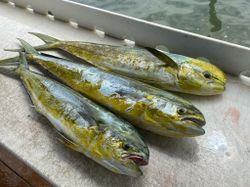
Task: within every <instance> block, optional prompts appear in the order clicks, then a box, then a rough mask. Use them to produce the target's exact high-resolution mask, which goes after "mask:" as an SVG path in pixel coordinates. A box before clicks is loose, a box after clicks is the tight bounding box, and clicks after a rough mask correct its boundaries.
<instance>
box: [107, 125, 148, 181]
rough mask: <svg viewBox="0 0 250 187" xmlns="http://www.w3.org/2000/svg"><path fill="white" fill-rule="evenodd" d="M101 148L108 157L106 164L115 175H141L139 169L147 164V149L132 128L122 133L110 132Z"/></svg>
mask: <svg viewBox="0 0 250 187" xmlns="http://www.w3.org/2000/svg"><path fill="white" fill-rule="evenodd" d="M123 128H124V127H123ZM131 128H133V127H131ZM102 147H103V149H104V150H103V151H104V152H105V153H106V155H108V157H107V159H106V160H105V162H106V164H108V167H109V168H110V169H111V170H113V171H114V172H116V173H120V174H125V175H128V176H133V177H137V176H140V175H142V171H141V170H140V168H139V167H140V166H143V165H147V164H148V160H149V150H148V147H147V145H146V144H145V143H144V142H143V141H142V139H141V137H140V135H139V134H138V133H137V131H136V130H135V129H134V128H133V130H132V131H131V129H124V131H123V132H122V133H121V132H118V131H114V129H112V130H110V132H108V134H106V141H105V143H104V144H103V146H102Z"/></svg>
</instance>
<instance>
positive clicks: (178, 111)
mask: <svg viewBox="0 0 250 187" xmlns="http://www.w3.org/2000/svg"><path fill="white" fill-rule="evenodd" d="M186 111H187V110H186V109H185V108H179V109H178V110H177V113H178V114H180V115H182V114H185V113H186Z"/></svg>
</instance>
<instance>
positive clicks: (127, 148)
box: [123, 144, 131, 151]
mask: <svg viewBox="0 0 250 187" xmlns="http://www.w3.org/2000/svg"><path fill="white" fill-rule="evenodd" d="M130 148H131V145H129V144H125V145H124V146H123V149H124V150H125V151H128V150H129V149H130Z"/></svg>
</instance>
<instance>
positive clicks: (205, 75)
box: [203, 71, 212, 79]
mask: <svg viewBox="0 0 250 187" xmlns="http://www.w3.org/2000/svg"><path fill="white" fill-rule="evenodd" d="M203 76H204V77H205V78H206V79H211V78H212V75H211V74H210V73H209V72H207V71H205V72H203Z"/></svg>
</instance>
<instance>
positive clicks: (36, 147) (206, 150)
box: [0, 3, 250, 186]
mask: <svg viewBox="0 0 250 187" xmlns="http://www.w3.org/2000/svg"><path fill="white" fill-rule="evenodd" d="M0 23H1V24H0V31H1V34H0V40H1V42H0V56H1V59H2V58H5V57H8V56H11V55H15V54H12V53H7V52H3V49H4V48H15V47H17V41H16V39H15V38H17V37H19V38H23V39H25V40H27V41H28V42H30V43H32V44H40V43H41V42H40V41H39V40H38V39H37V38H35V37H33V36H31V35H29V34H27V32H29V31H36V32H42V33H48V34H51V35H54V36H56V37H58V38H63V39H68V40H85V41H93V42H100V43H110V44H118V45H124V44H125V43H124V41H122V40H116V39H112V38H109V37H104V38H103V37H100V36H98V34H96V33H95V32H93V31H90V30H84V29H75V28H73V27H72V26H70V25H69V24H67V23H63V22H59V21H52V20H50V19H49V18H47V17H45V16H40V15H37V14H31V13H30V12H28V11H24V10H23V9H19V8H13V7H11V6H10V5H8V4H5V3H0ZM0 90H1V91H0V104H1V107H0V143H1V144H3V145H5V146H6V147H8V148H9V149H10V150H11V151H12V152H14V153H15V154H16V155H17V156H18V157H20V158H22V159H23V160H25V161H26V162H27V163H28V164H29V165H30V166H32V167H33V168H35V169H36V170H38V171H39V172H40V173H41V174H42V175H43V176H44V177H46V178H47V179H48V180H49V181H51V182H52V183H54V184H56V185H60V186H120V185H122V186H247V185H249V184H250V172H249V167H250V160H249V157H250V139H249V132H250V126H249V121H250V115H249V109H250V99H249V95H250V89H249V87H246V86H244V85H243V84H242V83H241V82H240V80H238V78H233V77H231V76H229V81H228V85H227V90H226V92H225V93H224V94H223V95H221V96H213V97H198V96H188V95H184V94H183V95H182V96H183V97H184V98H187V99H189V100H190V101H192V102H193V103H194V104H195V105H196V106H197V107H198V108H199V109H200V110H201V111H202V112H203V113H204V115H205V116H206V120H207V124H206V126H205V130H206V134H205V135H204V136H201V137H197V138H183V139H171V138H165V137H160V136H157V135H153V134H152V133H149V132H145V131H142V130H140V133H141V134H142V136H143V137H144V139H145V141H146V143H148V145H149V148H150V150H151V155H150V156H151V158H150V162H149V165H148V166H146V167H143V168H142V169H143V172H144V175H143V176H142V177H139V178H129V177H126V176H120V175H116V174H113V173H111V172H110V171H108V170H106V169H105V168H103V167H101V166H99V165H98V164H96V163H94V162H93V161H91V160H90V159H88V158H86V157H85V156H83V155H81V154H80V153H77V152H74V151H71V150H69V149H68V148H66V147H65V146H63V145H62V144H60V142H58V140H57V139H56V132H55V131H54V130H53V128H51V126H50V125H49V122H48V121H47V120H46V119H45V118H44V117H42V116H41V115H39V114H37V112H36V111H35V110H34V108H32V106H31V103H30V101H29V98H28V96H27V94H26V92H25V90H24V88H23V87H22V85H21V83H20V81H18V80H15V79H13V78H9V77H6V76H4V75H0Z"/></svg>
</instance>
